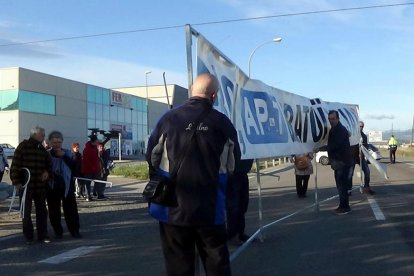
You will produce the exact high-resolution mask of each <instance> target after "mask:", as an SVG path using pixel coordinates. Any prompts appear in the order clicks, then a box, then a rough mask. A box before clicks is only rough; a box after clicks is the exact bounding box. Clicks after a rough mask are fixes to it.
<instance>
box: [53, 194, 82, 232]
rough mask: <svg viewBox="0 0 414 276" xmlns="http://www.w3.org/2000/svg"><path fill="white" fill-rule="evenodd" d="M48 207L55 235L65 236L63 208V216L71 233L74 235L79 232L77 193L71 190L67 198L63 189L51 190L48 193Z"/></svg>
mask: <svg viewBox="0 0 414 276" xmlns="http://www.w3.org/2000/svg"><path fill="white" fill-rule="evenodd" d="M47 205H48V207H49V220H50V224H51V225H52V227H53V230H54V231H55V234H57V235H61V234H63V228H62V223H61V216H62V212H61V206H62V207H63V215H64V217H65V221H66V226H67V228H68V230H69V232H70V233H71V234H72V235H73V234H75V233H77V232H79V214H78V206H77V204H76V197H75V193H74V191H73V190H72V189H70V190H69V192H68V195H67V196H66V197H65V191H64V190H63V189H62V188H61V189H59V188H57V189H49V191H48V193H47Z"/></svg>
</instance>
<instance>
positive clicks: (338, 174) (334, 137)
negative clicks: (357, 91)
mask: <svg viewBox="0 0 414 276" xmlns="http://www.w3.org/2000/svg"><path fill="white" fill-rule="evenodd" d="M328 120H329V123H330V125H331V129H330V131H329V137H328V146H327V148H328V155H329V160H330V162H331V168H332V169H333V170H334V175H335V182H336V188H337V189H338V194H339V206H338V208H336V209H335V213H336V214H338V215H344V214H348V213H349V212H351V208H350V207H349V198H348V183H349V181H348V175H349V170H350V168H351V166H352V156H351V146H350V143H349V132H348V130H347V129H346V128H345V127H344V126H343V125H342V124H341V122H340V121H339V113H338V111H336V110H331V111H329V113H328Z"/></svg>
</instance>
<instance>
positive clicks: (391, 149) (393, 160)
mask: <svg viewBox="0 0 414 276" xmlns="http://www.w3.org/2000/svg"><path fill="white" fill-rule="evenodd" d="M396 151H397V148H390V163H391V164H394V163H395V152H396Z"/></svg>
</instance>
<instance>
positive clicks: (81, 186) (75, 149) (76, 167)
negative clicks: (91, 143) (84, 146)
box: [71, 143, 86, 198]
mask: <svg viewBox="0 0 414 276" xmlns="http://www.w3.org/2000/svg"><path fill="white" fill-rule="evenodd" d="M71 149H72V161H73V170H72V175H73V177H74V178H75V177H82V154H81V153H80V152H79V143H73V144H72V147H71ZM75 195H76V197H77V198H81V197H82V198H85V197H86V191H85V181H84V180H77V179H76V180H75Z"/></svg>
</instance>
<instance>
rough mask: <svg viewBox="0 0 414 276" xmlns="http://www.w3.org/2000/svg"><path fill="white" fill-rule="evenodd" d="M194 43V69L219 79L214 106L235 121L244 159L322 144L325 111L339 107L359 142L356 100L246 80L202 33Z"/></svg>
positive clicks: (326, 127) (354, 140) (325, 135)
mask: <svg viewBox="0 0 414 276" xmlns="http://www.w3.org/2000/svg"><path fill="white" fill-rule="evenodd" d="M197 46H198V47H197V73H198V74H201V73H207V72H209V73H211V74H213V75H215V76H216V77H217V79H218V80H219V82H220V92H219V94H218V97H217V101H216V102H215V106H214V107H215V108H216V109H217V110H219V111H220V112H222V113H224V114H225V115H226V116H227V117H229V118H230V120H231V121H232V122H233V124H234V125H235V127H236V129H237V132H238V136H239V141H240V147H241V150H242V158H243V159H250V158H265V157H276V156H287V155H291V154H299V153H304V152H310V151H314V150H315V149H317V148H319V147H320V146H322V145H325V144H326V142H327V140H328V132H329V128H330V125H329V122H328V111H329V110H337V111H338V112H339V114H340V115H339V117H340V121H341V123H342V124H343V125H344V126H345V127H346V128H347V129H348V131H349V132H350V135H351V136H350V142H351V144H352V145H355V144H358V142H359V126H358V107H357V106H356V105H349V104H343V103H332V102H323V101H322V100H320V99H309V98H306V97H303V96H299V95H296V94H293V93H289V92H286V91H283V90H280V89H277V88H274V87H271V86H268V85H266V84H264V83H263V82H261V81H259V80H254V79H249V78H248V76H246V74H245V73H244V72H243V71H242V70H241V69H240V68H239V67H237V66H236V65H235V64H234V63H233V62H232V61H231V60H229V59H228V58H227V57H226V56H225V55H224V54H222V53H221V52H220V51H219V50H218V49H217V48H216V47H214V45H212V44H211V43H210V42H209V41H208V40H207V39H205V38H204V37H203V36H202V35H200V34H199V35H198V36H197Z"/></svg>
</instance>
